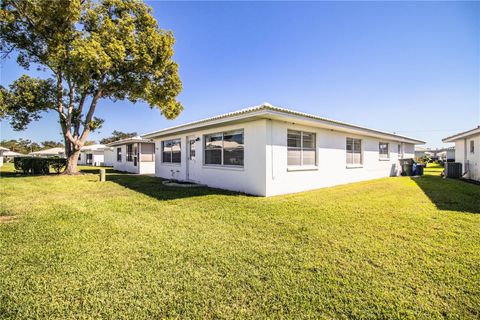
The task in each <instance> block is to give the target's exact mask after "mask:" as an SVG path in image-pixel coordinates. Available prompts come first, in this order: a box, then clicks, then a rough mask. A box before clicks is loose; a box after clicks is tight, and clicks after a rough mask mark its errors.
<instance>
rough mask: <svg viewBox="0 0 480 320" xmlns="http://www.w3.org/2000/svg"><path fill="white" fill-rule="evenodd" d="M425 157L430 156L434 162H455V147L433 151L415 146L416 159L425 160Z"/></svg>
mask: <svg viewBox="0 0 480 320" xmlns="http://www.w3.org/2000/svg"><path fill="white" fill-rule="evenodd" d="M425 156H428V157H429V158H430V159H432V160H441V161H446V160H448V161H449V162H453V161H455V147H447V148H436V149H433V148H425V147H421V146H415V158H423V157H425Z"/></svg>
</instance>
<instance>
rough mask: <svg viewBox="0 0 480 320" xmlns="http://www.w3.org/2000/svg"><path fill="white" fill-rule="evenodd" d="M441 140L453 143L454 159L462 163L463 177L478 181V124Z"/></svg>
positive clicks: (479, 135)
mask: <svg viewBox="0 0 480 320" xmlns="http://www.w3.org/2000/svg"><path fill="white" fill-rule="evenodd" d="M442 141H443V142H446V143H447V142H453V143H455V161H456V162H460V163H461V164H462V171H463V173H464V177H465V178H468V179H472V180H478V181H480V126H478V127H477V128H475V129H472V130H468V131H465V132H460V133H457V134H455V135H453V136H450V137H446V138H445V139H443V140H442Z"/></svg>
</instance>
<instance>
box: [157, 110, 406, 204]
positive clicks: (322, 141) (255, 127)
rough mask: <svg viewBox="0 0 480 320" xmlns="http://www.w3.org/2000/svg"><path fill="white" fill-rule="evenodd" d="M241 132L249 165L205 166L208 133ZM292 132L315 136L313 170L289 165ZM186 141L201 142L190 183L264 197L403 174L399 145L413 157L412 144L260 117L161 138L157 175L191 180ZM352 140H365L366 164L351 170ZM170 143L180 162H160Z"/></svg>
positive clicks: (363, 144)
mask: <svg viewBox="0 0 480 320" xmlns="http://www.w3.org/2000/svg"><path fill="white" fill-rule="evenodd" d="M238 129H243V130H244V167H243V168H238V167H228V166H224V167H222V166H210V165H204V164H203V163H204V161H203V156H204V155H203V149H204V135H205V134H211V133H218V132H224V131H230V130H238ZM288 129H293V130H304V131H308V132H315V133H316V147H317V165H316V166H315V167H314V168H309V170H305V168H300V167H297V168H291V167H290V168H289V167H288V166H287V130H288ZM187 137H195V138H197V137H199V138H200V141H199V142H197V143H196V144H195V150H196V159H195V161H194V163H193V164H192V169H190V174H189V180H193V181H196V182H198V183H202V184H206V185H208V186H210V187H216V188H222V189H227V190H233V191H240V192H245V193H249V194H254V195H260V196H272V195H278V194H285V193H293V192H300V191H305V190H311V189H317V188H322V187H327V186H333V185H338V184H345V183H350V182H356V181H363V180H369V179H376V178H382V177H388V176H395V175H398V174H399V173H400V170H401V168H400V165H399V161H398V160H399V156H398V153H397V148H398V144H401V145H402V150H403V155H402V157H403V158H413V157H414V145H413V144H405V143H403V144H402V143H399V142H396V141H393V140H381V139H375V138H370V137H366V136H358V135H351V134H347V133H343V132H338V131H331V130H327V129H319V128H314V127H306V126H301V125H294V124H287V123H285V122H280V121H274V120H266V119H261V120H255V121H251V122H245V123H239V124H235V125H228V126H221V127H215V128H212V129H207V130H201V131H197V132H194V133H184V134H178V135H171V136H166V137H162V138H161V139H156V140H155V151H156V169H155V171H156V176H158V177H162V178H167V179H170V178H175V179H179V180H187V161H188V159H187V157H188V153H187ZM347 137H352V138H360V139H362V149H363V150H362V153H363V165H362V166H361V167H360V168H347V165H346V138H347ZM171 139H180V140H181V152H182V154H181V163H178V164H172V163H162V162H161V156H162V155H161V142H162V141H165V140H171ZM379 142H388V143H389V151H390V156H389V158H388V159H387V160H383V159H382V160H380V158H379V152H378V147H379ZM294 169H296V170H294ZM172 172H173V175H172Z"/></svg>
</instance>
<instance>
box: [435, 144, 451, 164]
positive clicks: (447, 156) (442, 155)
mask: <svg viewBox="0 0 480 320" xmlns="http://www.w3.org/2000/svg"><path fill="white" fill-rule="evenodd" d="M435 156H436V157H437V158H438V160H442V161H447V160H448V162H454V161H455V147H447V148H440V149H437V150H436V152H435Z"/></svg>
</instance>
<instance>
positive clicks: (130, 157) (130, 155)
mask: <svg viewBox="0 0 480 320" xmlns="http://www.w3.org/2000/svg"><path fill="white" fill-rule="evenodd" d="M127 161H129V162H131V161H133V144H131V143H130V144H127Z"/></svg>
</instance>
